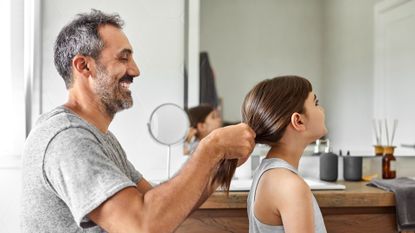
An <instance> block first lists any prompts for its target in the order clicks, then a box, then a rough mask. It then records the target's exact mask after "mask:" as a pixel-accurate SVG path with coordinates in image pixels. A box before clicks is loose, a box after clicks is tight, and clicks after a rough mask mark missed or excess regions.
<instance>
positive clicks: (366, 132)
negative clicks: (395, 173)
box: [322, 0, 379, 152]
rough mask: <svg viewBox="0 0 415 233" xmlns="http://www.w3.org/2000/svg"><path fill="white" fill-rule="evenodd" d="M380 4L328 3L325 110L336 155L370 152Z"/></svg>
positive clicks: (370, 0)
mask: <svg viewBox="0 0 415 233" xmlns="http://www.w3.org/2000/svg"><path fill="white" fill-rule="evenodd" d="M376 2H379V0H367V1H360V0H348V1H344V0H324V7H325V9H324V20H323V22H324V36H323V41H324V42H323V43H324V47H323V48H324V53H323V82H322V85H323V86H322V89H323V90H324V91H323V98H322V99H323V101H322V105H323V106H324V107H325V109H326V124H327V127H328V129H329V135H328V137H329V138H330V140H331V142H332V145H333V147H334V150H335V151H336V152H337V151H338V149H343V151H346V150H350V149H352V148H353V150H352V151H362V150H363V151H364V150H366V151H370V149H371V145H373V136H372V118H373V106H374V102H373V86H374V83H373V82H374V78H373V61H374V51H373V46H374V44H373V42H374V38H373V32H374V28H373V24H374V5H375V3H376ZM356 25H358V26H356Z"/></svg>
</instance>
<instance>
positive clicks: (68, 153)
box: [21, 106, 142, 233]
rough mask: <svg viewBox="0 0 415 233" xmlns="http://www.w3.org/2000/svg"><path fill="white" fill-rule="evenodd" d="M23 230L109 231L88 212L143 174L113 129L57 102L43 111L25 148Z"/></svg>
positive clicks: (135, 181)
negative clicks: (101, 127)
mask: <svg viewBox="0 0 415 233" xmlns="http://www.w3.org/2000/svg"><path fill="white" fill-rule="evenodd" d="M22 160H23V166H22V178H23V187H22V208H21V227H22V232H24V233H25V232H104V230H103V229H102V228H100V227H99V226H97V225H96V224H94V223H93V222H92V221H90V220H89V219H88V216H87V215H88V214H89V213H90V212H91V211H92V210H94V209H95V208H97V207H98V206H99V205H100V204H102V203H103V202H104V201H105V200H107V199H108V198H110V197H111V196H113V195H114V194H115V193H117V192H118V191H120V190H122V189H124V188H126V187H131V186H133V187H134V186H136V183H137V182H138V181H139V180H140V179H141V178H142V175H141V174H140V173H139V172H138V171H137V170H136V169H135V168H134V166H133V165H132V164H131V163H130V162H129V161H128V160H127V157H126V155H125V152H124V150H123V149H122V147H121V145H120V143H119V142H118V140H117V139H116V138H115V136H114V135H113V134H112V133H111V132H109V131H108V132H107V133H106V134H105V133H102V132H101V131H99V130H98V129H97V128H96V127H94V126H93V125H91V124H89V123H87V122H86V121H84V120H83V119H81V118H80V117H79V116H78V115H76V114H75V113H73V112H71V111H70V110H68V109H66V108H64V107H63V106H60V107H57V108H55V109H54V110H52V111H51V112H49V113H45V114H43V115H42V116H41V117H40V118H39V120H38V122H37V123H36V125H35V127H34V128H33V130H32V131H31V132H30V135H29V137H28V138H27V140H26V143H25V147H24V151H23V157H22Z"/></svg>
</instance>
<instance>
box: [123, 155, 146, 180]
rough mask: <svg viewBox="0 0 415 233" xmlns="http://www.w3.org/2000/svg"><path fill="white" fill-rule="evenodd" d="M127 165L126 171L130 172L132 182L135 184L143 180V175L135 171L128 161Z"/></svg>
mask: <svg viewBox="0 0 415 233" xmlns="http://www.w3.org/2000/svg"><path fill="white" fill-rule="evenodd" d="M127 165H128V169H129V170H130V172H131V177H132V180H133V182H134V183H135V184H137V183H138V182H139V181H140V180H141V179H142V178H143V175H142V174H141V173H140V172H139V171H137V169H135V167H134V165H133V164H132V163H131V162H130V161H128V160H127Z"/></svg>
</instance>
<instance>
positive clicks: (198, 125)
mask: <svg viewBox="0 0 415 233" xmlns="http://www.w3.org/2000/svg"><path fill="white" fill-rule="evenodd" d="M187 113H188V115H189V120H190V129H189V131H188V133H187V136H186V140H185V143H184V144H183V154H185V155H191V154H192V153H193V152H194V151H195V150H196V148H197V146H198V145H199V142H200V141H201V140H202V139H203V138H204V137H206V136H207V135H208V134H209V133H211V132H212V131H213V130H215V129H217V128H219V127H221V126H222V118H221V115H220V112H219V110H218V109H217V108H215V107H213V106H212V105H209V104H201V105H199V106H196V107H192V108H190V109H189V110H188V111H187Z"/></svg>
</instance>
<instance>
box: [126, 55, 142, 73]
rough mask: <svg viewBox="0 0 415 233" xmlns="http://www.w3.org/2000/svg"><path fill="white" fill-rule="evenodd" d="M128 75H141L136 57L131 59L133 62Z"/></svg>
mask: <svg viewBox="0 0 415 233" xmlns="http://www.w3.org/2000/svg"><path fill="white" fill-rule="evenodd" d="M127 73H128V75H130V76H132V77H138V76H139V75H140V69H139V68H138V66H137V64H136V63H135V61H134V59H132V60H131V63H130V65H129V67H128V70H127Z"/></svg>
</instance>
